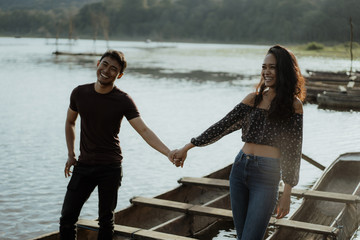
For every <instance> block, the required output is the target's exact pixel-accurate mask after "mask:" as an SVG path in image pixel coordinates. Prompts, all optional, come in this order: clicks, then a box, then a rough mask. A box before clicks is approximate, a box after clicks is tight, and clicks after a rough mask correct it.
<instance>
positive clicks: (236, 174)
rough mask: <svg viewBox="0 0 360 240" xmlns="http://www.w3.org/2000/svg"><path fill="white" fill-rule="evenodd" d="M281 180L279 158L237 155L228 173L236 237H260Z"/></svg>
mask: <svg viewBox="0 0 360 240" xmlns="http://www.w3.org/2000/svg"><path fill="white" fill-rule="evenodd" d="M279 182H280V160H279V159H275V158H268V157H258V156H253V155H246V154H245V153H244V152H243V151H240V153H239V154H238V155H237V156H236V158H235V162H234V164H233V166H232V169H231V173H230V198H231V208H232V213H233V219H234V225H235V228H236V233H237V239H238V240H261V239H263V237H264V235H265V232H266V228H267V226H268V224H269V221H270V217H271V215H272V213H273V211H274V209H275V206H276V202H277V198H278V186H279Z"/></svg>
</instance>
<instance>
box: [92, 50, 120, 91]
mask: <svg viewBox="0 0 360 240" xmlns="http://www.w3.org/2000/svg"><path fill="white" fill-rule="evenodd" d="M120 71H121V65H120V64H119V63H118V61H116V60H115V59H113V58H111V57H104V58H103V59H102V60H101V62H98V67H97V71H96V76H97V81H98V82H99V83H100V84H101V85H103V86H107V85H112V84H113V83H114V82H115V80H116V79H117V78H119V77H121V74H120Z"/></svg>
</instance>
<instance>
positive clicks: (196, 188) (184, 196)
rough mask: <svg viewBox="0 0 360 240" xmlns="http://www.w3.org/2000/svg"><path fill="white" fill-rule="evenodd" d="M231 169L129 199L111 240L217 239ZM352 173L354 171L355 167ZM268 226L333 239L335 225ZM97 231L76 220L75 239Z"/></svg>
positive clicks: (226, 212) (51, 239)
mask: <svg viewBox="0 0 360 240" xmlns="http://www.w3.org/2000/svg"><path fill="white" fill-rule="evenodd" d="M359 156H360V153H359ZM304 159H305V160H306V158H304ZM307 161H308V160H307ZM231 167H232V166H231V165H229V166H227V167H225V168H223V169H220V170H218V171H216V172H214V173H211V174H209V175H207V176H205V177H202V178H188V177H185V178H182V179H180V180H179V183H181V185H180V186H179V187H177V188H175V189H173V190H171V191H169V192H166V193H164V194H161V195H159V196H157V197H155V198H144V197H134V198H133V199H132V200H131V202H132V205H131V206H129V207H128V208H125V209H123V210H120V211H119V212H116V214H115V224H116V225H115V232H116V237H115V238H114V239H120V240H125V239H147V240H150V239H160V240H161V239H164V240H190V239H203V240H209V239H212V238H213V237H214V236H215V235H217V234H218V231H219V230H220V229H229V228H233V223H232V213H231V210H230V199H229V181H228V178H229V174H230V171H231ZM353 170H354V171H357V169H355V168H353ZM322 178H324V176H323V177H322ZM358 182H359V181H358ZM281 191H282V190H280V192H281ZM293 194H294V195H296V196H305V197H307V198H312V199H314V198H315V199H327V200H329V199H330V200H332V201H336V202H345V203H350V204H352V203H353V202H355V201H358V202H359V203H360V198H357V197H354V196H352V195H350V194H339V193H335V194H331V193H327V192H319V191H307V190H296V189H293ZM350 217H351V216H350ZM350 220H351V218H350ZM271 225H272V226H275V227H279V228H287V229H292V230H294V229H298V230H299V229H300V230H301V231H308V232H312V233H314V234H315V233H316V234H317V235H320V236H323V235H325V236H336V235H337V234H338V233H339V230H338V228H337V227H335V226H328V225H320V224H313V223H307V222H306V221H303V222H300V221H297V220H286V219H281V220H276V219H274V218H272V219H271ZM97 228H98V226H97V222H96V221H89V220H80V221H79V222H78V239H79V240H83V239H96V236H97V233H96V230H97ZM35 239H37V240H58V239H59V234H58V233H57V232H54V233H50V234H47V235H43V236H40V237H38V238H35ZM284 239H286V238H284ZM289 239H292V238H289Z"/></svg>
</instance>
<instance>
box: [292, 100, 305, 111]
mask: <svg viewBox="0 0 360 240" xmlns="http://www.w3.org/2000/svg"><path fill="white" fill-rule="evenodd" d="M293 106H294V110H295V113H299V114H302V113H303V112H304V111H303V104H302V102H301V100H300V99H299V98H295V99H294V105H293Z"/></svg>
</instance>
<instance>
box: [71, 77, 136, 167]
mask: <svg viewBox="0 0 360 240" xmlns="http://www.w3.org/2000/svg"><path fill="white" fill-rule="evenodd" d="M69 107H70V109H72V110H73V111H76V112H78V113H79V115H80V118H81V126H80V129H81V133H80V156H79V162H80V163H81V162H82V163H85V164H92V165H96V164H111V163H121V160H122V158H123V157H122V153H121V148H120V140H119V137H118V134H119V132H120V126H121V121H122V119H123V117H124V116H125V117H126V119H127V120H131V119H133V118H136V117H139V116H140V114H139V111H138V109H137V107H136V105H135V103H134V101H133V100H132V98H131V97H130V96H129V95H128V94H127V93H125V92H123V91H121V90H120V89H118V88H117V87H116V86H115V87H114V88H113V89H112V91H111V92H109V93H107V94H100V93H98V92H96V91H95V86H94V83H92V84H86V85H81V86H78V87H76V88H75V89H74V90H73V92H72V93H71V97H70V106H69Z"/></svg>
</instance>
